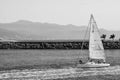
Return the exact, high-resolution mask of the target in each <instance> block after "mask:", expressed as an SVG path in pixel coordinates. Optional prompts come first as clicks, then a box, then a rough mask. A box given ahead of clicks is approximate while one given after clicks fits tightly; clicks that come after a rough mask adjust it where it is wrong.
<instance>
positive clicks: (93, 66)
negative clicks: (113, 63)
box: [77, 62, 110, 68]
mask: <svg viewBox="0 0 120 80" xmlns="http://www.w3.org/2000/svg"><path fill="white" fill-rule="evenodd" d="M108 66H110V64H108V63H94V62H87V63H85V64H78V65H77V67H80V68H99V67H108Z"/></svg>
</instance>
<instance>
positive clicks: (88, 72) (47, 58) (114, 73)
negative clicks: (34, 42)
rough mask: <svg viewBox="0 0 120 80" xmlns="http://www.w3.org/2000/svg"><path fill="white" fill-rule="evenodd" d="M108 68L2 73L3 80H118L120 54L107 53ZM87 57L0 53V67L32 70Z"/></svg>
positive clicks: (83, 53)
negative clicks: (21, 67)
mask: <svg viewBox="0 0 120 80" xmlns="http://www.w3.org/2000/svg"><path fill="white" fill-rule="evenodd" d="M105 53H106V61H107V62H108V63H110V64H111V66H110V67H106V68H89V69H82V68H76V67H75V66H74V67H72V66H69V65H68V66H67V67H62V68H57V69H55V68H48V69H45V68H44V69H41V68H37V69H36V68H34V66H33V67H32V69H27V67H26V68H25V69H22V70H19V69H14V68H11V70H1V71H0V79H12V80H14V79H18V80H21V79H28V80H29V79H61V80H67V79H68V80H73V79H74V80H78V79H82V80H90V79H91V80H119V79H120V77H119V76H120V66H119V65H120V50H105ZM87 57H88V50H83V51H80V50H0V67H1V68H2V67H6V68H10V67H14V66H25V65H27V66H31V65H43V64H52V63H54V64H59V63H60V64H63V63H64V64H66V63H69V64H73V63H75V61H77V59H78V58H80V59H82V60H84V58H85V59H87Z"/></svg>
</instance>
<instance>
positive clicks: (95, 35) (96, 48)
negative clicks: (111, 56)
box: [89, 15, 105, 60]
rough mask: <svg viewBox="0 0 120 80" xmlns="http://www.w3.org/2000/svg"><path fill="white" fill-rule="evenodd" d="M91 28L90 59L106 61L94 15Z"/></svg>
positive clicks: (91, 19)
mask: <svg viewBox="0 0 120 80" xmlns="http://www.w3.org/2000/svg"><path fill="white" fill-rule="evenodd" d="M89 26H90V38H89V57H90V58H91V59H103V60H105V53H104V48H103V44H102V41H101V38H100V35H99V30H98V28H97V24H96V22H95V20H94V18H93V16H92V15H91V18H90V24H89Z"/></svg>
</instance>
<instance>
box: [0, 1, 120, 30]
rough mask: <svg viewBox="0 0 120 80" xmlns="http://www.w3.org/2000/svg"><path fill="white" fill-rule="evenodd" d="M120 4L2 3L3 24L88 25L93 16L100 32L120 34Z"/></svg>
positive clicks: (72, 2)
mask: <svg viewBox="0 0 120 80" xmlns="http://www.w3.org/2000/svg"><path fill="white" fill-rule="evenodd" d="M119 8H120V0H0V23H8V22H14V21H17V20H30V21H34V22H48V23H57V24H65V25H66V24H73V25H78V26H81V25H87V24H88V21H89V17H90V14H91V13H92V14H93V15H94V17H95V20H96V22H97V24H98V26H99V27H100V28H104V29H108V30H120V9H119Z"/></svg>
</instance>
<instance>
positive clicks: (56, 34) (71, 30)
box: [0, 20, 120, 40]
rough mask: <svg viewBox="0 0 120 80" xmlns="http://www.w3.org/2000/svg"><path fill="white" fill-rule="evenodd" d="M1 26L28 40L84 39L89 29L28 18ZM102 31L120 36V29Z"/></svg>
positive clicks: (1, 24)
mask: <svg viewBox="0 0 120 80" xmlns="http://www.w3.org/2000/svg"><path fill="white" fill-rule="evenodd" d="M0 28H1V29H4V30H8V34H10V33H9V31H11V32H13V33H15V34H18V36H20V34H21V35H22V36H23V39H28V40H29V39H32V40H62V39H63V40H79V39H83V37H84V34H85V33H86V32H85V31H86V30H87V26H76V25H73V24H68V25H59V24H54V23H41V22H32V21H28V20H19V21H16V22H12V23H0ZM100 32H101V34H106V35H107V39H108V38H109V35H111V34H115V35H116V39H119V38H120V36H119V34H120V31H108V30H105V29H100ZM6 34H7V33H6ZM15 34H14V35H15ZM0 36H1V35H0ZM4 36H5V34H4ZM13 37H14V36H13Z"/></svg>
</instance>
